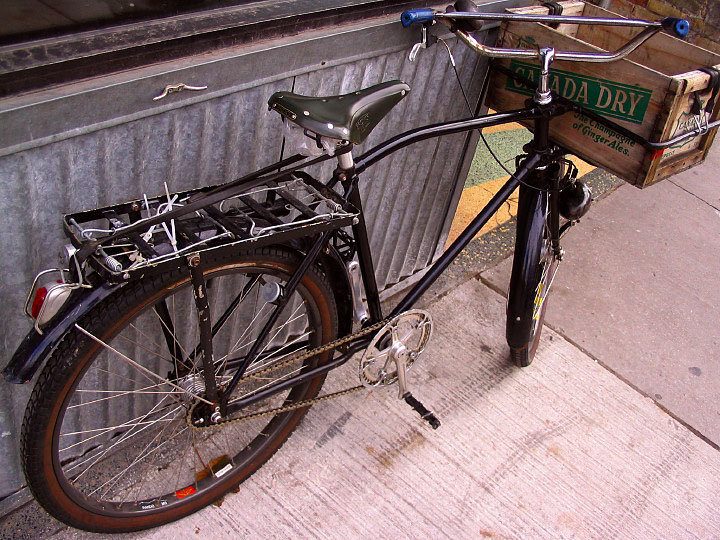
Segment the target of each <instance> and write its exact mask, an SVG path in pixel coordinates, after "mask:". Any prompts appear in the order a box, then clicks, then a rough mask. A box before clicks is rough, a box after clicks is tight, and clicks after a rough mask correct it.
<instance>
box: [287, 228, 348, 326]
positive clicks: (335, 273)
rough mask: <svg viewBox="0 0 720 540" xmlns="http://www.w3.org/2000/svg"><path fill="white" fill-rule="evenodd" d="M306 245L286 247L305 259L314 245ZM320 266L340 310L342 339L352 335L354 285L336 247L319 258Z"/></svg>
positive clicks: (329, 249)
mask: <svg viewBox="0 0 720 540" xmlns="http://www.w3.org/2000/svg"><path fill="white" fill-rule="evenodd" d="M305 244H306V245H305ZM305 244H303V243H302V241H298V242H293V243H292V245H291V246H287V245H286V246H284V247H285V248H289V249H291V250H292V251H294V252H296V253H297V255H298V256H299V257H304V256H305V253H307V251H308V250H309V248H310V246H311V245H312V244H310V243H309V242H306V243H305ZM318 264H319V265H320V267H321V268H322V270H323V271H324V272H325V275H326V276H327V278H328V281H329V282H330V286H331V287H332V290H333V292H334V293H335V303H336V305H337V309H338V327H339V328H338V332H339V336H341V337H342V336H346V335H348V334H351V333H352V325H353V303H352V288H351V287H352V284H351V282H350V276H349V275H348V271H347V268H346V267H345V263H344V262H343V259H342V257H341V256H340V253H338V251H337V250H336V249H335V248H334V247H332V246H327V247H326V248H325V250H324V251H322V252H321V253H320V255H319V256H318Z"/></svg>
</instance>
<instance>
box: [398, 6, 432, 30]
mask: <svg viewBox="0 0 720 540" xmlns="http://www.w3.org/2000/svg"><path fill="white" fill-rule="evenodd" d="M434 19H435V10H433V9H411V10H409V11H404V12H403V14H402V15H400V22H401V23H402V25H403V26H405V27H408V26H410V25H411V24H416V23H427V22H431V21H433V20H434Z"/></svg>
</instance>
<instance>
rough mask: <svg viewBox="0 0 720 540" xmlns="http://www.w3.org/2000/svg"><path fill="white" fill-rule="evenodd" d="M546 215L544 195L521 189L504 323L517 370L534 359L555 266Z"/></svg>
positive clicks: (535, 190)
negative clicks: (505, 320)
mask: <svg viewBox="0 0 720 540" xmlns="http://www.w3.org/2000/svg"><path fill="white" fill-rule="evenodd" d="M547 213H548V193H547V191H541V190H537V189H531V188H528V187H525V186H521V187H520V197H519V201H518V214H517V216H518V217H517V235H516V238H515V254H514V256H513V265H512V274H511V277H510V286H509V288H508V303H507V322H506V338H507V343H508V345H509V346H510V357H511V359H512V361H513V362H514V363H515V365H516V366H518V367H527V366H529V365H530V364H531V363H532V361H533V359H534V357H535V353H536V351H537V347H538V344H539V342H540V334H541V333H542V327H543V321H544V319H545V311H546V308H547V298H548V294H549V292H550V285H551V284H552V279H553V277H554V274H555V270H556V267H557V264H558V261H557V259H556V258H555V256H554V254H553V251H552V246H551V245H550V239H549V236H548V234H547V226H546V221H547V220H546V217H547Z"/></svg>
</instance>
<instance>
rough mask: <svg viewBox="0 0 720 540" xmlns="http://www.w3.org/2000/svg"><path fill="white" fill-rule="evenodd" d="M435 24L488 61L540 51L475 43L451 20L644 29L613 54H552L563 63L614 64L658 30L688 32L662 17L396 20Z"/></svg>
mask: <svg viewBox="0 0 720 540" xmlns="http://www.w3.org/2000/svg"><path fill="white" fill-rule="evenodd" d="M435 21H438V22H442V23H444V24H446V25H447V26H449V27H450V28H451V29H452V30H453V31H454V32H455V33H456V34H457V36H458V37H459V38H460V39H461V40H462V41H463V42H465V44H466V45H468V46H469V47H470V48H471V49H473V50H475V51H476V52H478V53H480V54H482V55H484V56H489V57H491V58H541V52H540V51H538V50H532V49H510V48H503V47H489V46H487V45H483V44H482V43H480V42H478V41H477V40H476V39H475V38H474V37H473V36H472V35H471V34H470V33H469V32H466V31H464V30H461V29H459V28H457V27H456V26H455V24H453V23H454V22H455V21H517V22H539V23H546V24H553V23H555V24H557V23H567V24H588V25H603V26H630V27H636V28H644V30H643V31H642V32H640V33H639V34H637V35H636V36H635V37H634V38H632V39H631V40H630V41H628V42H627V43H626V44H625V45H623V46H622V47H620V48H619V49H618V50H616V51H613V52H609V53H606V52H575V51H555V59H556V60H566V61H571V62H614V61H615V60H621V59H623V58H625V57H626V56H627V55H629V54H630V53H631V52H633V51H634V50H635V49H637V48H638V47H639V46H640V45H642V44H643V43H644V42H645V41H647V40H648V39H650V38H651V37H652V36H654V35H655V34H656V33H658V32H659V31H661V30H665V31H666V32H668V33H672V34H674V35H675V36H677V37H680V38H684V37H685V36H687V34H688V32H689V31H690V23H688V21H686V20H685V19H678V18H676V17H666V18H665V19H663V20H661V21H655V22H653V21H644V20H640V19H613V18H602V17H577V16H562V15H524V14H515V13H479V12H469V11H468V12H462V11H452V12H446V13H443V12H440V11H436V10H434V9H412V10H409V11H405V12H404V13H403V14H402V15H401V17H400V22H401V23H402V25H403V26H405V27H407V26H410V25H413V24H431V23H433V22H435Z"/></svg>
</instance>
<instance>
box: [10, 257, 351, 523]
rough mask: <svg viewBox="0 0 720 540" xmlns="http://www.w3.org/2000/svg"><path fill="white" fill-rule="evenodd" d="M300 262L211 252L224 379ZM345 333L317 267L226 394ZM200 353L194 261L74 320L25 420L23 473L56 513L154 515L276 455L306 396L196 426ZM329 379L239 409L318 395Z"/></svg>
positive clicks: (171, 511) (84, 518)
mask: <svg viewBox="0 0 720 540" xmlns="http://www.w3.org/2000/svg"><path fill="white" fill-rule="evenodd" d="M299 263H300V258H299V257H298V256H296V255H294V254H293V253H291V252H290V251H287V250H285V249H281V248H265V249H261V250H256V251H252V252H249V253H244V254H233V255H227V256H224V257H219V256H215V258H211V257H210V256H209V257H208V258H207V259H206V260H205V262H204V265H203V273H204V277H205V281H206V285H207V286H206V288H205V290H206V292H207V297H208V301H209V305H210V311H211V317H212V322H213V338H212V339H213V351H214V364H215V377H216V383H217V385H218V386H219V387H222V386H223V385H224V384H226V383H227V382H228V381H229V380H230V379H231V378H232V376H233V373H234V372H235V370H236V369H237V366H239V365H240V364H241V363H242V361H243V358H244V355H245V354H247V351H248V350H249V349H250V347H251V345H252V343H253V342H254V341H255V340H256V339H257V335H258V333H259V332H260V329H261V328H263V326H264V325H265V322H266V321H267V320H268V319H269V317H270V314H271V313H272V312H273V311H274V308H275V305H276V303H277V301H278V298H279V297H280V295H281V294H283V291H284V287H285V286H286V283H287V281H288V279H289V278H290V276H291V275H292V273H293V271H294V270H295V268H296V267H297V265H298V264H299ZM336 335H337V309H336V305H335V300H334V296H333V292H332V290H331V289H330V286H329V284H328V280H327V277H326V276H325V275H324V274H323V273H322V271H321V270H320V269H319V268H316V267H313V268H311V269H310V270H309V271H308V272H307V273H306V275H305V277H304V278H303V279H302V280H301V282H300V285H299V286H298V287H297V289H296V291H295V292H294V293H293V296H292V297H291V298H290V301H289V303H288V305H287V306H286V308H285V310H284V312H283V314H282V315H281V316H280V318H279V319H278V320H277V322H276V323H275V326H274V327H273V328H272V331H271V332H270V334H269V336H268V337H267V338H266V339H265V340H264V342H263V343H262V348H261V350H260V354H259V355H258V356H257V359H256V360H255V362H254V363H253V364H251V365H250V367H249V368H248V369H247V371H246V372H245V374H246V375H248V376H247V377H245V378H243V379H242V382H241V384H239V385H238V387H237V388H236V390H235V392H234V393H233V394H232V395H231V396H230V402H231V403H232V401H233V400H236V399H239V398H241V397H243V396H246V395H248V394H251V393H253V392H256V391H258V390H259V389H261V388H265V387H267V386H269V385H270V384H272V383H273V382H274V381H279V380H281V379H283V378H286V377H289V376H291V375H293V374H296V373H299V372H300V371H302V370H303V369H307V368H310V367H313V366H315V365H317V364H318V363H323V362H327V361H328V359H329V358H330V355H331V353H330V352H325V353H323V354H321V355H318V356H316V357H315V358H314V359H313V358H310V359H307V360H305V362H304V363H301V364H300V365H297V364H292V365H286V364H288V362H285V361H284V360H286V359H288V357H290V356H292V355H294V354H296V353H300V352H302V351H304V350H307V349H310V348H314V347H318V346H320V345H322V344H324V343H327V342H329V341H331V340H333V339H335V337H336ZM199 351H200V345H199V332H198V323H197V316H196V309H195V303H194V300H193V296H192V287H191V286H190V282H189V277H188V273H187V272H177V271H176V272H168V273H165V274H161V275H157V276H153V277H148V278H144V279H141V280H139V281H136V282H134V283H128V284H127V285H126V286H125V287H123V288H122V289H120V290H119V291H118V292H117V293H115V294H114V295H112V296H110V297H108V299H106V300H105V301H104V302H103V303H102V304H100V305H99V306H97V307H96V308H94V309H93V310H92V311H90V312H89V313H88V314H87V315H86V316H85V317H83V318H82V319H80V320H79V321H77V324H76V326H75V327H74V328H72V329H71V330H70V331H68V333H67V334H66V335H65V336H64V338H63V340H62V342H61V343H60V345H59V346H58V348H57V350H56V351H55V352H54V353H53V355H52V356H51V358H50V359H49V360H48V363H47V365H46V366H45V368H44V369H43V371H42V372H41V374H40V376H39V379H38V382H37V384H36V386H35V389H34V391H33V393H32V397H31V399H30V403H29V404H28V408H27V411H26V414H25V419H24V422H23V429H22V439H21V441H22V442H21V453H22V459H23V466H24V469H25V474H26V477H27V480H28V484H29V486H30V489H31V490H32V492H33V494H34V495H35V497H36V499H37V500H38V502H40V503H41V504H42V505H43V506H44V507H45V509H46V510H47V511H48V512H49V513H51V514H52V515H53V516H55V517H56V518H58V519H59V520H61V521H64V522H65V523H67V524H69V525H72V526H73V527H77V528H81V529H86V530H90V531H95V532H128V531H133V530H140V529H146V528H149V527H155V526H158V525H161V524H164V523H167V522H169V521H173V520H176V519H179V518H181V517H183V516H186V515H188V514H190V513H192V512H194V511H196V510H199V509H200V508H202V507H203V506H205V505H207V504H209V503H211V502H213V501H215V500H217V499H218V498H219V497H221V496H222V495H224V494H225V493H226V492H228V491H229V490H230V489H233V488H235V487H236V486H237V485H238V484H239V483H241V482H242V481H243V480H245V479H246V478H247V477H248V476H250V475H251V474H252V473H253V472H254V471H255V470H257V469H258V468H259V467H260V466H261V465H262V464H263V463H264V462H265V461H267V460H268V459H269V458H270V456H272V455H273V453H274V452H275V451H276V450H277V449H278V448H279V447H280V445H282V443H283V442H284V441H285V440H286V439H287V438H288V437H289V436H290V434H291V433H292V431H293V429H294V428H295V427H296V426H297V424H298V422H299V421H300V420H301V419H302V417H303V416H304V415H305V413H306V412H307V408H301V409H295V410H287V411H285V412H277V413H276V414H274V415H273V414H270V415H268V416H260V417H252V419H249V420H247V421H243V422H237V423H230V424H223V425H218V426H215V427H214V428H208V429H195V423H194V422H192V419H193V414H194V412H195V409H196V408H197V407H201V406H203V402H202V398H203V396H204V393H205V379H204V374H203V370H202V366H201V361H200V356H202V355H201V354H199ZM270 367H274V368H277V369H274V370H273V371H270V372H268V369H267V368H270ZM261 371H262V373H260V372H261ZM254 373H258V375H257V376H253V375H252V374H254ZM323 380H324V376H318V377H317V378H315V379H313V380H311V381H309V382H306V383H304V384H302V385H299V386H295V387H293V388H292V389H291V390H289V391H285V392H283V393H279V394H275V395H273V396H271V397H269V398H267V399H266V400H265V401H262V402H260V403H259V404H257V405H256V406H250V407H248V408H247V409H246V410H243V411H241V412H240V413H237V416H243V415H248V414H250V413H254V412H257V411H256V407H257V409H261V410H268V409H274V408H277V407H281V406H286V405H290V404H292V403H293V402H297V401H300V400H306V399H311V398H313V397H315V396H317V394H318V392H319V391H320V387H321V385H322V383H323ZM231 420H232V418H231ZM236 420H237V418H236Z"/></svg>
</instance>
